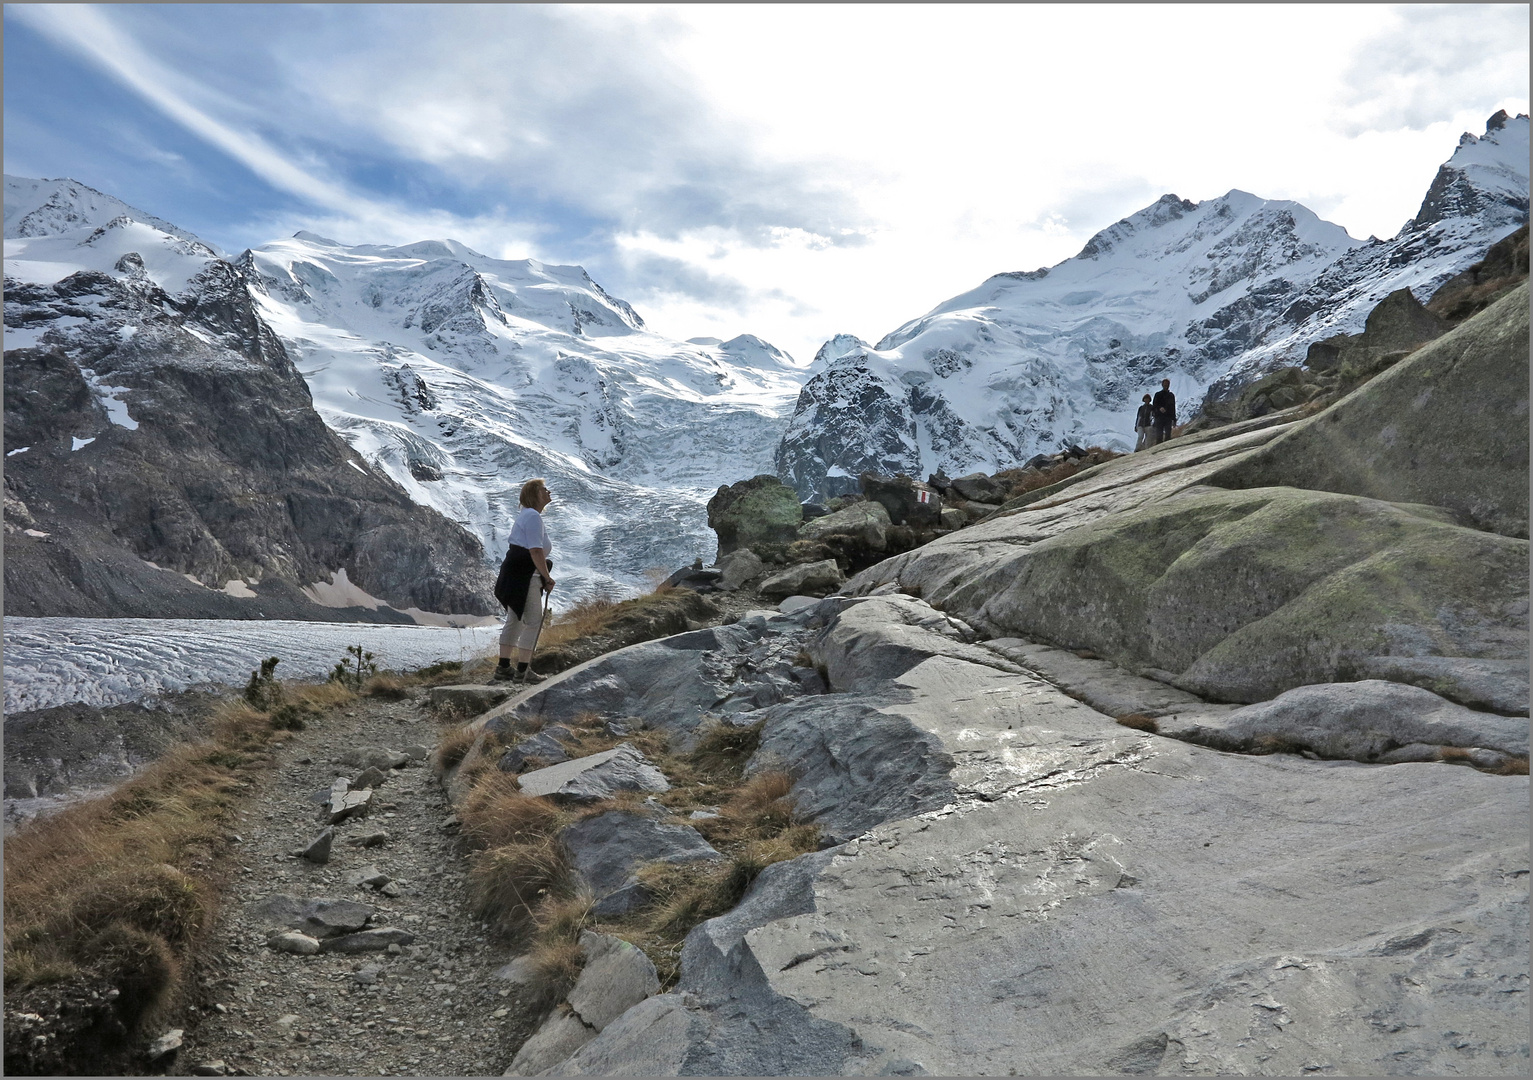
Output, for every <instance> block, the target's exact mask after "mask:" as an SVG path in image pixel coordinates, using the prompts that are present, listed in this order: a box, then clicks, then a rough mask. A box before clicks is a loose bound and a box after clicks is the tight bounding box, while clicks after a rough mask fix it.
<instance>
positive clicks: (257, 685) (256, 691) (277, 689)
mask: <svg viewBox="0 0 1533 1080" xmlns="http://www.w3.org/2000/svg"><path fill="white" fill-rule="evenodd" d="M281 662H282V661H280V660H278V659H277V658H276V657H275V656H268V657H267V658H266V659H265V660H262V661H261V670H260V671H252V672H251V673H250V681H249V682H248V683H246V684H245V701H246V702H248V703H249V705H250V707H251V708H252V709H257V710H259V711H261V712H269V711H270V710H271V709H272V707H273V706H275V705H277V704H279V703H280V702H281V701H282V684H281V683H279V682H278V681H277V680H276V679H275V678H273V677H272V672H273V671H275V670H276V669H277V665H278V664H280V663H281Z"/></svg>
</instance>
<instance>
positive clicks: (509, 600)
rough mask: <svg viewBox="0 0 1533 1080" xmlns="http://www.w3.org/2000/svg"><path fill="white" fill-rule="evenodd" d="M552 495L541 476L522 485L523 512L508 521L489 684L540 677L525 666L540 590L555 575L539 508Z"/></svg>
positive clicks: (537, 624)
mask: <svg viewBox="0 0 1533 1080" xmlns="http://www.w3.org/2000/svg"><path fill="white" fill-rule="evenodd" d="M552 498H553V496H551V495H550V494H549V493H548V485H547V484H546V483H544V481H543V479H542V478H541V477H536V478H534V479H532V480H529V481H527V482H526V483H525V484H523V485H522V498H521V503H522V511H521V513H519V514H517V515H516V521H515V523H514V524H512V526H511V547H510V549H509V550H508V551H507V552H506V560H505V562H503V563H501V566H500V576H499V577H498V578H496V580H495V599H497V600H499V601H500V603H501V605H502V606H503V607H504V608H505V609H506V625H505V628H504V629H502V630H501V632H500V663H499V664H498V665H497V666H496V668H495V674H494V676H493V677H492V678H491V679H490V681H491V682H492V683H496V682H510V681H514V680H519V681H521V682H524V683H538V682H542V681H543V676H541V675H539V674H538V673H537V672H535V671H533V670H532V668H531V667H529V666H528V665H530V664H531V663H532V650H533V647H534V646H535V645H536V644H537V641H538V631H540V630H541V629H542V628H543V604H542V602H541V601H542V599H543V598H542V596H541V594H542V593H546V592H552V591H553V588H554V579H553V577H552V576H551V575H550V574H549V572H548V569H549V567H550V566H552V565H553V564H552V563H550V562H549V561H548V549H549V541H548V529H547V528H546V527H545V526H544V525H543V510H544V508H545V507H547V506H548V504H549V502H550V501H551V500H552ZM513 659H514V660H515V661H516V670H515V671H514V672H513V671H512V669H511V661H512V660H513Z"/></svg>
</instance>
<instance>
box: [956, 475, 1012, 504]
mask: <svg viewBox="0 0 1533 1080" xmlns="http://www.w3.org/2000/svg"><path fill="white" fill-rule="evenodd" d="M948 486H949V487H951V488H952V489H953V490H954V491H956V492H958V494H959V495H961V496H963V497H964V498H965V499H968V500H969V501H970V502H982V503H1003V502H1005V501H1006V486H1005V485H1004V484H1002V483H999V482H998V481H996V480H995V478H993V477H991V476H989V475H988V474H986V473H982V472H977V473H970V474H969V475H967V476H960V477H959V478H958V479H956V480H953V481H951V482H950V483H949V484H948Z"/></svg>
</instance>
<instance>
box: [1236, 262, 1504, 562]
mask: <svg viewBox="0 0 1533 1080" xmlns="http://www.w3.org/2000/svg"><path fill="white" fill-rule="evenodd" d="M1427 314H1428V315H1430V313H1429V312H1428V313H1427ZM1433 317H1434V318H1435V316H1433ZM1371 323H1372V319H1371V318H1370V324H1371ZM1208 482H1209V483H1212V484H1217V485H1219V486H1221V487H1230V488H1254V487H1274V486H1278V485H1286V486H1289V487H1298V488H1309V489H1312V490H1318V491H1337V492H1344V493H1346V494H1349V495H1366V496H1369V497H1370V498H1375V499H1388V500H1390V501H1393V502H1418V503H1429V504H1431V505H1434V506H1446V507H1448V508H1449V509H1451V510H1453V511H1455V512H1457V513H1459V514H1461V515H1463V518H1464V520H1465V522H1466V523H1467V524H1470V525H1473V526H1474V527H1475V528H1478V529H1489V530H1492V531H1495V532H1499V533H1502V534H1504V535H1506V536H1518V537H1524V538H1526V537H1527V535H1528V286H1527V283H1526V282H1524V283H1523V284H1522V285H1520V286H1518V287H1517V288H1515V289H1513V290H1512V291H1511V292H1510V293H1509V294H1507V295H1506V296H1504V297H1502V298H1501V299H1500V300H1498V301H1497V302H1496V303H1495V304H1493V305H1492V306H1491V307H1490V308H1488V309H1487V310H1485V311H1483V312H1481V313H1480V314H1479V315H1476V316H1475V317H1474V318H1472V319H1470V320H1468V321H1467V322H1465V323H1463V324H1462V325H1460V326H1459V327H1457V328H1455V329H1454V330H1452V331H1451V332H1449V333H1447V334H1445V335H1443V336H1441V337H1438V338H1437V339H1436V340H1435V341H1432V343H1431V344H1429V345H1426V346H1424V347H1423V348H1421V349H1419V350H1418V351H1416V352H1414V353H1412V354H1411V355H1410V356H1409V357H1408V358H1406V359H1405V360H1404V361H1402V362H1401V363H1399V364H1397V365H1396V366H1395V367H1393V368H1391V369H1390V370H1389V371H1386V372H1385V373H1384V374H1382V375H1379V376H1378V377H1377V378H1375V379H1373V380H1372V381H1371V382H1368V383H1367V384H1365V385H1364V386H1362V387H1361V388H1359V389H1358V390H1356V391H1355V392H1353V393H1352V394H1351V395H1349V396H1348V397H1346V398H1344V399H1343V400H1341V401H1339V402H1337V403H1336V404H1335V405H1333V406H1332V407H1331V408H1330V409H1327V410H1326V411H1325V412H1324V413H1322V414H1320V415H1319V416H1316V417H1313V418H1312V419H1310V420H1308V421H1306V422H1305V423H1303V424H1299V425H1295V426H1294V427H1293V428H1291V429H1290V430H1288V431H1287V432H1286V433H1284V434H1283V435H1281V436H1280V437H1279V438H1277V439H1275V440H1273V441H1272V442H1271V443H1270V444H1268V445H1267V446H1266V447H1264V448H1263V449H1262V450H1260V451H1258V452H1256V453H1254V454H1251V455H1248V456H1245V457H1242V458H1239V459H1237V460H1235V461H1233V462H1232V463H1231V464H1230V465H1229V466H1228V467H1226V468H1224V469H1222V470H1220V471H1219V472H1216V473H1214V474H1213V475H1212V476H1211V477H1210V478H1209V480H1208Z"/></svg>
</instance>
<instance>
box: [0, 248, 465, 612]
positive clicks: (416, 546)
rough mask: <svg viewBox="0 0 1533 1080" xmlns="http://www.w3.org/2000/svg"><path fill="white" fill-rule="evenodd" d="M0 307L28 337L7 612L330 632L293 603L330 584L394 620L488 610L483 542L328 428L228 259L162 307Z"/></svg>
mask: <svg viewBox="0 0 1533 1080" xmlns="http://www.w3.org/2000/svg"><path fill="white" fill-rule="evenodd" d="M5 310H6V322H7V325H8V326H24V327H26V328H28V329H29V330H31V331H33V332H35V333H37V334H38V335H39V337H38V342H37V344H36V345H33V346H30V347H23V348H14V349H12V348H7V350H6V353H5V382H6V391H5V432H6V444H5V445H6V450H7V452H8V454H10V456H8V457H7V459H6V470H5V481H6V521H7V527H6V556H7V558H6V579H5V583H6V601H7V604H6V610H7V612H8V613H10V614H16V615H84V616H145V617H152V616H160V617H165V616H170V617H175V616H197V615H203V616H208V617H223V618H255V617H261V616H264V617H287V618H315V617H326V615H328V616H329V617H334V613H333V612H326V609H322V608H317V607H316V606H314V605H312V604H310V603H309V602H308V601H307V600H306V599H305V598H304V597H303V596H302V595H301V594H300V592H299V588H300V587H302V586H305V585H308V584H311V583H313V582H316V581H329V580H330V577H331V574H332V573H333V572H334V571H336V570H338V569H344V570H346V572H347V574H348V577H349V578H350V580H351V581H352V582H354V583H355V584H356V585H358V586H359V587H361V588H362V589H364V590H366V591H368V592H370V593H371V594H373V595H375V596H378V597H380V598H382V599H384V600H386V601H388V602H389V603H391V604H393V605H394V606H395V607H398V608H408V607H419V608H423V609H425V610H428V611H440V612H458V613H465V614H488V613H490V610H491V601H490V598H489V591H490V590H489V587H488V586H489V580H488V571H487V568H486V567H485V565H484V562H483V559H484V555H483V550H482V548H481V547H480V545H479V542H478V541H477V540H476V539H474V538H473V537H472V536H471V535H469V534H468V533H467V532H466V531H464V530H463V529H462V528H460V527H459V526H457V525H455V524H454V523H452V522H450V521H448V520H446V519H445V518H443V517H442V516H441V515H440V514H437V513H435V512H434V511H431V510H427V509H424V508H422V507H420V506H417V505H415V504H413V503H412V502H411V501H410V500H409V498H408V497H407V496H406V495H405V493H404V491H403V490H401V489H400V488H399V487H398V486H397V485H395V484H394V483H393V482H392V481H390V480H388V479H387V478H386V477H383V476H381V475H380V474H378V473H376V472H375V471H374V470H372V469H371V468H369V467H368V466H367V465H366V463H365V462H364V461H362V460H361V459H360V458H359V457H358V456H357V455H356V454H355V453H354V452H353V451H351V450H350V448H349V447H347V446H346V444H345V443H344V442H343V441H342V440H341V439H340V438H339V437H337V436H336V435H335V434H334V433H333V432H331V431H329V430H328V429H327V428H326V427H325V425H324V423H323V421H322V420H321V419H320V417H319V415H318V413H316V412H315V411H314V408H313V404H312V402H311V400H310V397H309V392H308V388H307V386H306V385H305V384H304V381H303V378H302V376H301V375H300V374H299V373H298V371H297V369H296V368H294V366H293V364H292V362H291V361H290V360H289V359H288V356H287V354H286V352H285V351H284V349H283V347H282V345H281V343H280V342H278V341H277V339H276V337H275V336H274V335H273V334H272V333H271V331H270V330H269V329H268V328H267V327H266V325H265V323H264V322H262V320H261V319H260V317H259V315H258V314H257V313H256V310H255V308H254V306H253V304H252V302H251V300H250V297H249V295H248V293H247V292H246V291H245V286H244V281H243V278H242V277H241V275H240V272H239V271H238V270H237V269H235V268H234V267H232V266H230V265H229V264H228V263H224V262H221V261H218V260H212V261H210V262H209V263H208V265H207V268H206V269H205V270H204V271H203V272H202V273H201V274H200V275H199V276H198V277H197V278H194V279H193V281H192V282H191V284H190V285H189V286H188V289H187V291H186V292H184V293H182V294H180V295H179V296H178V297H175V298H172V297H169V296H167V295H166V294H165V293H164V292H163V291H161V290H160V289H159V287H158V286H156V285H154V284H153V283H152V282H150V281H149V280H148V278H146V277H143V276H141V275H139V276H134V275H130V276H128V277H126V278H123V279H118V278H114V277H111V276H109V275H106V274H100V273H94V272H81V273H77V274H74V275H72V276H70V277H68V278H65V279H64V280H62V281H60V282H57V283H56V284H53V285H35V284H24V283H20V282H11V281H8V282H7V286H6V298H5ZM22 447H26V448H27V449H26V450H25V451H21V448H22ZM11 451H20V452H17V453H14V454H11V453H10V452H11ZM26 529H31V530H32V533H28V532H26V531H25V530H26ZM35 533H46V534H47V535H46V536H36V535H33V534H35ZM146 560H147V562H149V563H154V564H156V566H157V567H160V568H161V569H156V568H155V566H148V565H146ZM182 575H190V576H191V577H193V578H195V579H197V581H198V582H200V583H201V584H202V585H205V586H209V587H210V588H211V589H212V590H223V589H224V587H225V584H226V583H227V582H229V581H231V580H236V581H240V582H247V583H248V582H253V583H254V584H253V585H250V584H246V585H243V586H242V589H244V590H247V591H253V592H254V594H255V596H254V599H252V598H251V597H249V596H240V595H237V594H220V592H216V591H215V592H210V591H209V590H208V589H203V588H200V587H199V586H198V585H197V584H194V583H192V582H190V581H187V580H185V579H184V578H183V577H182ZM238 591H239V590H237V593H238ZM347 614H348V615H349V616H352V617H355V615H356V614H357V613H355V612H348V613H347ZM363 617H369V616H363ZM371 617H374V618H376V617H377V616H371ZM393 617H394V618H395V619H399V620H403V619H404V618H405V617H404V616H402V615H398V614H397V613H396V614H394V615H393Z"/></svg>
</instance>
